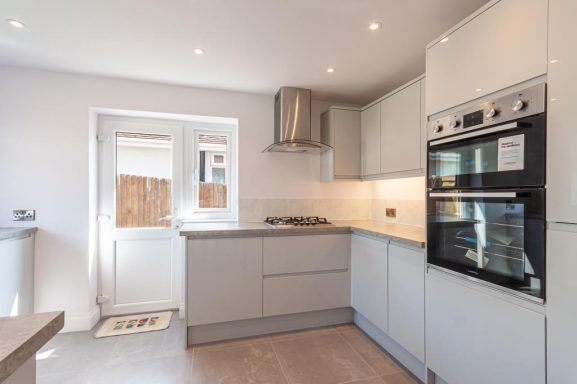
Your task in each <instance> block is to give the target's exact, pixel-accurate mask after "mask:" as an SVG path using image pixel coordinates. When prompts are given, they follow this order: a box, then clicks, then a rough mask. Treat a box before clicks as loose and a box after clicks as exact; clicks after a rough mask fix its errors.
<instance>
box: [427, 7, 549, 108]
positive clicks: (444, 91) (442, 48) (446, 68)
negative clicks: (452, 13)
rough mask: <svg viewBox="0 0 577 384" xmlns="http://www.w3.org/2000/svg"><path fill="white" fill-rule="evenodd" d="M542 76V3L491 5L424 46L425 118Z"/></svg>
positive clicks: (544, 53)
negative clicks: (425, 49)
mask: <svg viewBox="0 0 577 384" xmlns="http://www.w3.org/2000/svg"><path fill="white" fill-rule="evenodd" d="M546 72H547V0H500V1H491V2H490V3H488V4H487V5H485V6H484V7H483V8H481V9H479V10H478V11H477V12H475V13H474V14H473V15H471V16H470V17H469V18H467V19H465V20H464V21H463V22H461V23H460V24H458V25H457V26H456V27H454V28H453V29H451V30H450V31H449V32H448V33H446V34H444V35H443V36H441V37H439V39H438V40H436V41H434V42H433V43H431V44H429V46H428V47H427V92H426V93H427V97H426V99H427V115H429V116H430V115H433V114H435V113H437V112H441V111H444V110H446V109H449V108H452V107H455V106H458V105H460V104H462V103H465V102H467V101H471V100H474V99H476V98H478V97H482V96H485V95H488V94H490V93H493V92H496V91H499V90H501V89H504V88H507V87H509V86H512V85H515V84H518V83H521V82H523V81H525V80H529V79H532V78H534V77H537V76H540V75H543V74H545V73H546Z"/></svg>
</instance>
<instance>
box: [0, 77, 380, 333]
mask: <svg viewBox="0 0 577 384" xmlns="http://www.w3.org/2000/svg"><path fill="white" fill-rule="evenodd" d="M328 105H329V103H314V104H313V114H314V115H313V116H314V117H313V126H314V132H315V133H314V135H315V137H316V138H318V132H319V124H320V120H319V119H320V117H319V115H320V112H322V111H323V110H324V109H325V108H326V106H328ZM91 107H96V108H112V109H125V110H138V111H150V112H164V113H176V114H193V115H205V116H221V117H233V118H238V119H239V197H240V198H369V197H370V195H371V189H370V185H369V184H367V183H358V182H343V183H331V184H322V183H320V182H319V181H318V180H319V179H320V176H319V172H320V170H319V157H318V156H308V155H302V154H301V155H298V154H284V153H266V154H263V153H261V150H262V149H263V148H265V147H266V146H267V145H269V144H270V143H271V142H272V140H273V128H272V127H273V95H254V94H246V93H236V92H226V91H219V90H207V89H195V88H190V87H179V86H169V85H160V84H152V83H144V82H135V81H125V80H118V79H109V78H101V77H92V76H81V75H71V74H61V73H55V72H45V71H37V70H30V69H21V68H11V67H0V180H2V187H1V188H0V226H13V225H17V224H16V223H13V222H12V221H11V210H12V209H23V208H31V209H36V210H37V220H36V222H34V223H33V225H36V226H38V227H39V228H40V230H39V232H38V234H37V239H36V260H37V264H36V310H37V311H51V310H65V311H66V316H67V324H68V327H69V328H68V329H75V328H76V329H80V328H83V327H86V326H87V324H89V322H90V319H94V316H95V314H96V315H97V307H96V304H95V297H96V294H97V283H96V282H97V276H96V273H95V271H96V269H97V268H96V257H95V254H94V246H95V243H94V238H93V237H91V235H90V234H89V232H90V230H91V229H92V228H93V227H94V220H95V213H96V212H95V209H94V207H93V206H91V205H90V204H89V201H93V200H94V193H95V190H94V188H93V187H90V184H91V182H93V181H94V179H93V177H94V172H92V173H90V172H89V170H92V171H93V170H94V167H95V163H94V161H93V159H91V157H90V154H93V153H94V151H95V140H94V137H91V136H89V129H88V127H89V108H91ZM89 138H90V140H89ZM29 224H30V223H23V224H22V225H29Z"/></svg>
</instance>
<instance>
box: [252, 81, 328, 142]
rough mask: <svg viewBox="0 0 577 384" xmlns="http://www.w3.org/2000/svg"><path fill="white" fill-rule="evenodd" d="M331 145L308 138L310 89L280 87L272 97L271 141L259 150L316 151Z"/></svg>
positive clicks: (309, 135)
mask: <svg viewBox="0 0 577 384" xmlns="http://www.w3.org/2000/svg"><path fill="white" fill-rule="evenodd" d="M329 149H332V147H330V146H328V145H326V144H323V143H320V142H318V141H312V140H311V90H310V89H303V88H293V87H282V88H281V89H279V91H278V93H277V94H276V96H275V98H274V143H273V144H271V145H269V146H268V147H267V148H266V149H265V150H264V151H263V152H293V153H320V152H324V151H326V150H329Z"/></svg>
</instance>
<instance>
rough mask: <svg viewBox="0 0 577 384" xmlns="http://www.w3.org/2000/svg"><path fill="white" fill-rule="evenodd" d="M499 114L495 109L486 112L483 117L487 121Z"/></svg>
mask: <svg viewBox="0 0 577 384" xmlns="http://www.w3.org/2000/svg"><path fill="white" fill-rule="evenodd" d="M498 114H499V111H498V110H497V109H495V108H491V109H489V110H488V111H487V114H486V115H485V117H486V118H487V119H492V118H493V117H495V116H497V115H498Z"/></svg>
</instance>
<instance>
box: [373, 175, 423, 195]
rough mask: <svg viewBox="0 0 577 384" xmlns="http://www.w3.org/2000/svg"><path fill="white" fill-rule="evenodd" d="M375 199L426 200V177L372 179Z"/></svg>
mask: <svg viewBox="0 0 577 384" xmlns="http://www.w3.org/2000/svg"><path fill="white" fill-rule="evenodd" d="M370 184H371V188H372V195H371V197H372V198H373V199H391V200H425V178H424V177H422V176H421V177H409V178H404V179H392V180H379V181H371V182H370Z"/></svg>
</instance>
